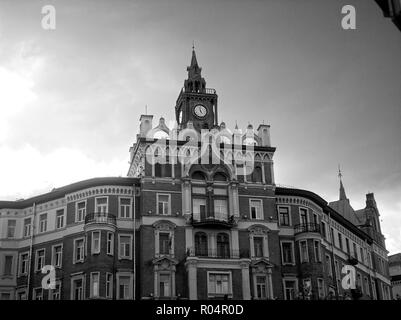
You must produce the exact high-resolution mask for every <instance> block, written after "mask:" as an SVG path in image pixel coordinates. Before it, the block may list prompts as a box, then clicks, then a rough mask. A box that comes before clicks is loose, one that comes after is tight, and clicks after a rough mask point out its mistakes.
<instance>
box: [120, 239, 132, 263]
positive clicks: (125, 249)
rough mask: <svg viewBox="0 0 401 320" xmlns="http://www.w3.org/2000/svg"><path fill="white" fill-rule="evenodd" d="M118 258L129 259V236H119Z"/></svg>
mask: <svg viewBox="0 0 401 320" xmlns="http://www.w3.org/2000/svg"><path fill="white" fill-rule="evenodd" d="M119 242H120V244H119V259H131V236H123V235H120V236H119Z"/></svg>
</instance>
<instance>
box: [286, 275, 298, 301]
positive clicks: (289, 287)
mask: <svg viewBox="0 0 401 320" xmlns="http://www.w3.org/2000/svg"><path fill="white" fill-rule="evenodd" d="M296 285H297V283H296V281H295V280H284V294H285V300H294V299H295V293H296Z"/></svg>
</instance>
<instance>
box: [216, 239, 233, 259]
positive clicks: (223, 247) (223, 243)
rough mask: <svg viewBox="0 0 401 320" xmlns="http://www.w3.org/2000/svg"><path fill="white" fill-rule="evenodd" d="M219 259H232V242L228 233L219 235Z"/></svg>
mask: <svg viewBox="0 0 401 320" xmlns="http://www.w3.org/2000/svg"><path fill="white" fill-rule="evenodd" d="M217 257H218V258H229V257H230V242H229V239H228V235H227V234H226V233H219V234H217Z"/></svg>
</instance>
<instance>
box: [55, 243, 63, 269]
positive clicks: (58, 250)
mask: <svg viewBox="0 0 401 320" xmlns="http://www.w3.org/2000/svg"><path fill="white" fill-rule="evenodd" d="M62 261H63V245H61V244H60V245H57V246H53V254H52V264H53V265H54V266H55V267H58V268H60V267H61V265H62Z"/></svg>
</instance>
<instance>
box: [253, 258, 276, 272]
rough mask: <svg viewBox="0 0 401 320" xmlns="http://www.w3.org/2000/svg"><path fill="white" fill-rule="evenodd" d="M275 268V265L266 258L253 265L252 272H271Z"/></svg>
mask: <svg viewBox="0 0 401 320" xmlns="http://www.w3.org/2000/svg"><path fill="white" fill-rule="evenodd" d="M273 267H274V265H273V264H272V263H271V262H270V261H269V260H268V259H266V258H260V259H258V260H255V261H253V262H252V263H251V268H252V271H253V272H258V273H265V272H271V269H272V268H273Z"/></svg>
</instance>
